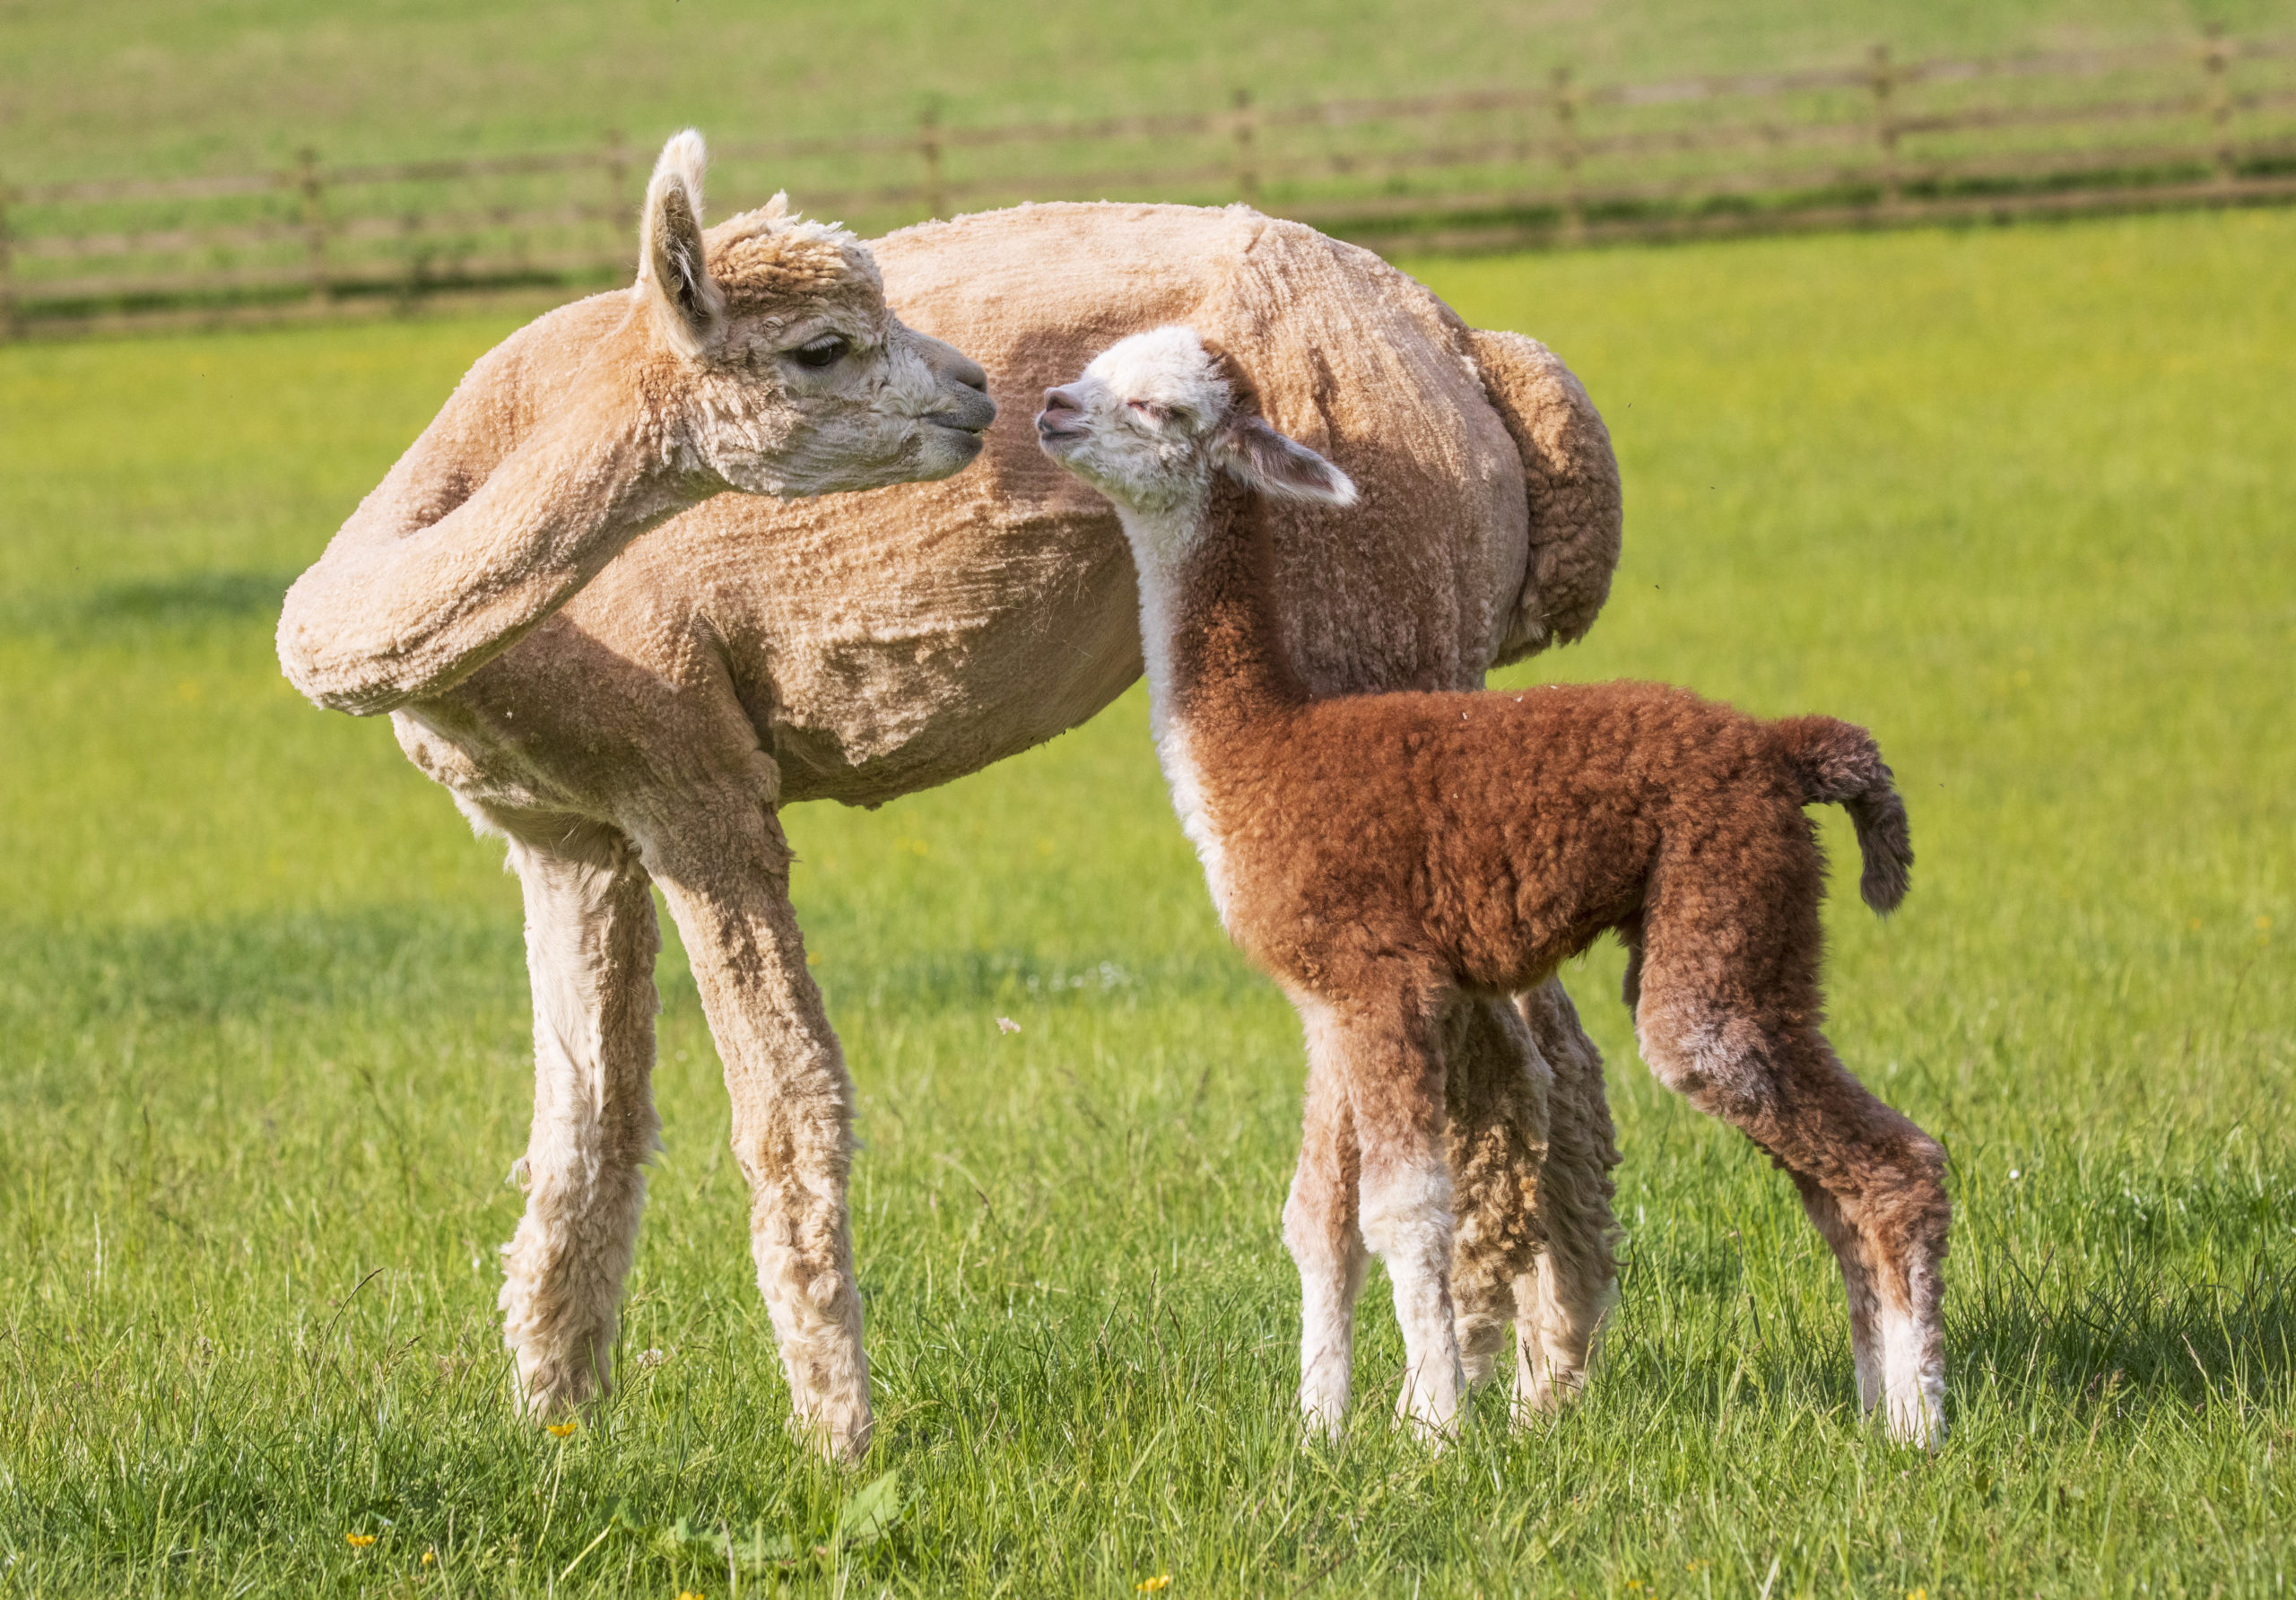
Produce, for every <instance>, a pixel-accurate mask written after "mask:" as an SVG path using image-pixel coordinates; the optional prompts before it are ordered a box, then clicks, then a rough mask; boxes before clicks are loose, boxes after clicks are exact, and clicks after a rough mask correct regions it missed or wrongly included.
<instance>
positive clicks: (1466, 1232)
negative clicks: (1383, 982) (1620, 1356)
mask: <svg viewBox="0 0 2296 1600" xmlns="http://www.w3.org/2000/svg"><path fill="white" fill-rule="evenodd" d="M1443 1063H1444V1074H1443V1087H1444V1101H1445V1113H1446V1117H1445V1119H1446V1124H1447V1126H1448V1149H1449V1163H1450V1169H1451V1190H1452V1195H1453V1196H1454V1204H1455V1208H1456V1210H1455V1218H1454V1223H1453V1230H1452V1235H1451V1299H1452V1302H1453V1320H1454V1323H1455V1325H1456V1326H1457V1332H1458V1341H1459V1359H1460V1363H1461V1365H1462V1367H1463V1368H1464V1369H1465V1373H1466V1380H1467V1387H1469V1388H1470V1389H1473V1388H1477V1387H1481V1386H1482V1385H1483V1384H1484V1383H1486V1382H1488V1381H1489V1380H1490V1379H1491V1378H1492V1376H1493V1375H1494V1373H1495V1371H1496V1370H1497V1367H1498V1359H1499V1354H1500V1349H1501V1348H1502V1347H1503V1346H1504V1344H1505V1343H1506V1337H1507V1326H1508V1324H1509V1322H1511V1321H1513V1320H1514V1318H1515V1317H1516V1315H1517V1303H1516V1283H1517V1282H1518V1280H1519V1279H1521V1278H1522V1277H1523V1276H1524V1275H1525V1274H1526V1273H1528V1272H1530V1271H1531V1270H1532V1267H1533V1264H1534V1263H1535V1262H1536V1261H1537V1259H1538V1257H1539V1254H1540V1251H1541V1249H1542V1248H1543V1247H1544V1243H1545V1233H1544V1226H1543V1221H1544V1220H1543V1217H1542V1213H1541V1211H1540V1204H1539V1174H1540V1171H1541V1170H1542V1168H1543V1167H1544V1163H1545V1161H1546V1158H1547V1118H1548V1099H1549V1094H1550V1091H1551V1087H1552V1072H1551V1071H1550V1069H1549V1067H1548V1065H1547V1062H1546V1059H1545V1057H1544V1056H1542V1055H1541V1054H1540V1053H1539V1050H1538V1048H1537V1047H1536V1046H1535V1044H1534V1042H1533V1041H1532V1039H1531V1035H1530V1032H1529V1030H1528V1029H1527V1028H1526V1026H1525V1025H1524V1022H1523V1019H1522V1017H1521V1015H1520V1014H1519V1013H1517V1011H1516V1010H1515V1008H1514V1007H1513V1006H1512V1005H1511V1004H1508V1003H1507V1002H1506V1001H1504V1000H1500V999H1494V998H1492V997H1488V996H1463V997H1461V998H1460V999H1459V1000H1458V1001H1457V1002H1456V1003H1455V1004H1453V1006H1452V1008H1451V1010H1450V1013H1449V1014H1448V1016H1447V1017H1446V1018H1445V1019H1444V1028H1443Z"/></svg>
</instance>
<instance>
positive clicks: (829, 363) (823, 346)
mask: <svg viewBox="0 0 2296 1600" xmlns="http://www.w3.org/2000/svg"><path fill="white" fill-rule="evenodd" d="M852 348H853V343H852V341H850V340H848V338H846V336H845V335H842V334H823V335H822V336H821V337H820V338H818V339H809V340H807V341H806V342H805V343H803V344H800V345H798V346H797V348H796V349H795V350H793V351H791V352H789V359H790V360H791V361H795V362H796V363H797V364H798V365H799V366H800V367H810V368H812V369H813V370H815V371H819V370H821V369H822V368H824V367H834V366H835V365H837V363H838V362H839V361H843V360H844V359H845V356H846V352H848V351H849V350H851V349H852Z"/></svg>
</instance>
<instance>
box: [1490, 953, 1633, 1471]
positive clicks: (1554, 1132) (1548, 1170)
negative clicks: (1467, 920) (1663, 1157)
mask: <svg viewBox="0 0 2296 1600" xmlns="http://www.w3.org/2000/svg"><path fill="white" fill-rule="evenodd" d="M1521 1004H1522V1009H1523V1017H1524V1020H1525V1021H1526V1022H1528V1023H1529V1025H1530V1030H1531V1037H1532V1039H1534V1040H1535V1041H1536V1044H1537V1048H1538V1050H1539V1053H1540V1055H1541V1056H1543V1057H1544V1058H1545V1059H1546V1061H1547V1063H1548V1065H1549V1066H1550V1067H1551V1068H1552V1071H1553V1074H1554V1086H1553V1089H1552V1093H1551V1095H1550V1098H1549V1102H1548V1103H1549V1108H1550V1109H1549V1112H1548V1127H1549V1134H1548V1140H1547V1150H1546V1161H1545V1164H1544V1168H1543V1169H1542V1170H1541V1173H1540V1178H1539V1187H1538V1196H1539V1198H1538V1204H1539V1220H1540V1222H1541V1224H1542V1227H1541V1232H1542V1233H1543V1234H1544V1238H1545V1248H1544V1249H1543V1250H1542V1251H1541V1252H1540V1254H1539V1257H1538V1259H1537V1260H1536V1261H1535V1263H1534V1264H1533V1265H1532V1268H1531V1270H1530V1271H1529V1272H1528V1273H1527V1274H1525V1275H1524V1276H1523V1277H1522V1278H1521V1279H1520V1280H1518V1283H1517V1284H1516V1287H1515V1308H1516V1309H1515V1402H1514V1420H1515V1421H1516V1422H1517V1423H1518V1425H1519V1424H1521V1423H1523V1422H1527V1421H1528V1420H1529V1419H1530V1418H1531V1417H1532V1416H1533V1415H1535V1414H1536V1413H1541V1412H1548V1411H1552V1410H1554V1409H1555V1408H1557V1407H1558V1406H1560V1405H1561V1404H1564V1403H1565V1402H1566V1401H1568V1400H1569V1399H1570V1397H1571V1396H1574V1395H1576V1394H1577V1393H1578V1391H1579V1389H1580V1388H1581V1387H1584V1386H1585V1384H1586V1381H1587V1366H1588V1364H1589V1363H1590V1362H1591V1361H1593V1359H1594V1352H1595V1344H1596V1339H1597V1337H1598V1336H1599V1335H1600V1333H1601V1330H1602V1326H1603V1319H1604V1317H1606V1316H1607V1315H1608V1314H1609V1312H1610V1309H1611V1308H1612V1307H1613V1305H1615V1304H1617V1302H1618V1264H1617V1259H1616V1257H1615V1255H1614V1253H1613V1252H1614V1251H1615V1249H1616V1247H1617V1243H1618V1225H1617V1223H1616V1222H1615V1221H1614V1220H1613V1216H1612V1213H1611V1199H1612V1196H1613V1195H1614V1194H1615V1193H1616V1192H1617V1186H1616V1185H1615V1184H1613V1182H1612V1181H1611V1170H1612V1169H1613V1168H1614V1167H1616V1166H1617V1165H1618V1162H1619V1154H1618V1147H1617V1146H1616V1145H1615V1144H1613V1143H1612V1135H1611V1109H1610V1101H1609V1100H1608V1098H1607V1097H1606V1095H1605V1091H1604V1084H1603V1057H1602V1054H1601V1052H1599V1051H1597V1050H1596V1048H1595V1043H1594V1041H1593V1040H1592V1039H1588V1038H1587V1035H1586V1032H1585V1031H1584V1030H1582V1029H1581V1028H1580V1027H1579V1025H1578V1012H1577V1011H1576V1010H1574V1009H1573V1008H1572V1006H1571V1004H1570V996H1569V995H1567V994H1565V993H1564V992H1563V988H1562V983H1561V979H1559V978H1549V979H1547V981H1546V982H1545V983H1544V984H1542V985H1541V986H1540V987H1537V988H1535V989H1534V990H1532V991H1531V992H1530V993H1529V994H1527V995H1526V996H1523V997H1522V1002H1521Z"/></svg>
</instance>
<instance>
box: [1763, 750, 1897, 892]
mask: <svg viewBox="0 0 2296 1600" xmlns="http://www.w3.org/2000/svg"><path fill="white" fill-rule="evenodd" d="M1771 737H1772V738H1773V739H1774V740H1775V744H1774V746H1773V747H1774V748H1775V749H1776V751H1777V752H1778V755H1779V760H1781V761H1784V762H1785V763H1786V765H1787V768H1788V769H1789V770H1791V771H1792V772H1793V773H1794V775H1795V778H1796V780H1797V781H1798V783H1799V786H1800V787H1801V791H1802V804H1805V805H1817V804H1839V805H1840V806H1841V807H1842V808H1843V809H1844V810H1846V811H1848V813H1849V820H1850V822H1851V823H1852V824H1854V825H1855V826H1856V828H1857V849H1858V853H1859V854H1860V855H1861V856H1863V857H1865V874H1864V875H1863V876H1862V877H1861V878H1859V880H1858V883H1857V889H1858V892H1859V893H1860V894H1861V895H1863V896H1864V897H1865V903H1866V904H1867V905H1869V906H1871V907H1873V908H1874V910H1875V911H1877V912H1879V913H1881V914H1883V915H1884V916H1886V915H1888V914H1889V913H1890V912H1892V911H1894V910H1896V909H1898V903H1899V902H1900V900H1904V899H1905V891H1906V889H1907V887H1908V886H1909V883H1910V881H1911V878H1912V874H1913V830H1912V829H1911V828H1910V827H1909V825H1908V823H1907V822H1906V815H1905V802H1904V801H1903V800H1901V799H1900V798H1899V797H1898V791H1897V788H1896V787H1895V786H1894V785H1893V784H1892V782H1891V778H1890V770H1889V768H1888V767H1887V766H1886V765H1884V764H1883V761H1882V748H1881V746H1880V745H1878V744H1876V743H1874V735H1871V734H1869V733H1867V732H1866V731H1865V729H1864V728H1862V727H1857V726H1854V725H1853V724H1850V723H1847V722H1841V721H1839V720H1837V719H1836V718H1834V717H1788V718H1787V719H1786V720H1785V721H1783V722H1779V723H1773V724H1772V725H1771Z"/></svg>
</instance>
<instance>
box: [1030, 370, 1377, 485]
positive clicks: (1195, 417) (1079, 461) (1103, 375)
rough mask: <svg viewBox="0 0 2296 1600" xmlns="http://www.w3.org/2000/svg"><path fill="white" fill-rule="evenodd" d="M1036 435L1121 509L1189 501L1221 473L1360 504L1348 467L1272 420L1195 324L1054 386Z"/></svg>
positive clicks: (1249, 482)
mask: <svg viewBox="0 0 2296 1600" xmlns="http://www.w3.org/2000/svg"><path fill="white" fill-rule="evenodd" d="M1037 442H1038V444H1039V445H1040V446H1041V447H1042V448H1043V449H1044V452H1045V454H1046V455H1048V456H1049V457H1052V458H1053V459H1054V460H1055V461H1057V462H1058V463H1060V465H1063V466H1065V467H1066V468H1067V469H1068V470H1069V471H1070V472H1072V473H1074V474H1076V475H1077V476H1078V477H1080V478H1082V479H1083V480H1084V482H1086V483H1090V484H1091V485H1092V487H1093V488H1095V489H1097V490H1099V491H1100V492H1101V493H1102V494H1105V495H1107V496H1108V497H1109V499H1110V500H1114V501H1115V502H1116V503H1117V506H1118V509H1121V510H1126V511H1133V512H1139V513H1144V514H1146V515H1149V516H1152V517H1170V516H1172V515H1174V514H1185V513H1187V512H1188V511H1190V510H1191V509H1194V508H1196V506H1198V505H1199V504H1200V503H1201V502H1202V501H1203V500H1204V498H1205V495H1206V494H1207V493H1208V492H1209V491H1210V489H1211V487H1212V482H1213V476H1214V475H1215V474H1220V473H1225V474H1228V475H1229V476H1230V477H1231V478H1233V479H1234V480H1235V481H1236V482H1237V483H1241V484H1243V485H1244V486H1245V487H1246V488H1248V489H1255V490H1257V491H1259V492H1260V493H1262V494H1265V495H1270V496H1273V497H1274V498H1275V499H1278V500H1302V501H1306V502H1308V503H1310V504H1314V505H1323V506H1352V505H1353V504H1354V503H1355V485H1354V484H1353V483H1350V482H1348V478H1347V474H1345V473H1343V472H1341V471H1340V470H1339V468H1337V467H1335V466H1334V465H1332V464H1331V463H1330V462H1328V461H1326V460H1325V459H1324V458H1323V457H1320V456H1318V455H1317V454H1316V453H1315V452H1314V451H1313V450H1311V449H1309V448H1308V447H1307V446H1305V445H1303V444H1300V443H1298V442H1297V441H1295V440H1292V439H1286V438H1284V437H1283V435H1282V434H1281V433H1278V432H1277V431H1276V430H1274V429H1273V428H1271V427H1269V426H1268V425H1267V421H1266V419H1265V418H1264V417H1262V416H1261V415H1260V414H1259V401H1258V397H1257V396H1256V395H1254V394H1253V392H1252V389H1251V386H1250V385H1249V384H1248V383H1247V382H1246V381H1245V380H1244V378H1243V375H1242V374H1241V373H1240V372H1239V371H1238V370H1237V369H1236V365H1235V363H1234V362H1233V361H1231V359H1230V358H1229V357H1228V355H1227V354H1226V352H1222V351H1221V350H1220V349H1218V348H1217V347H1216V346H1213V345H1212V344H1210V343H1207V342H1206V341H1205V338H1204V336H1203V335H1200V334H1198V333H1197V332H1196V330H1195V329H1194V328H1191V327H1177V326H1175V327H1160V328H1157V329H1154V330H1153V331H1152V332H1149V333H1145V334H1135V335H1132V337H1130V338H1128V339H1124V340H1120V341H1118V343H1115V344H1111V345H1110V346H1109V348H1108V349H1106V350H1104V351H1102V352H1100V354H1099V355H1098V356H1096V357H1094V358H1093V360H1092V364H1091V366H1089V367H1087V368H1085V369H1084V375H1083V377H1082V378H1078V379H1076V381H1075V382H1074V383H1069V384H1063V385H1062V386H1061V387H1058V388H1055V389H1047V390H1046V391H1045V393H1044V409H1043V410H1042V411H1041V412H1039V413H1037Z"/></svg>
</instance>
